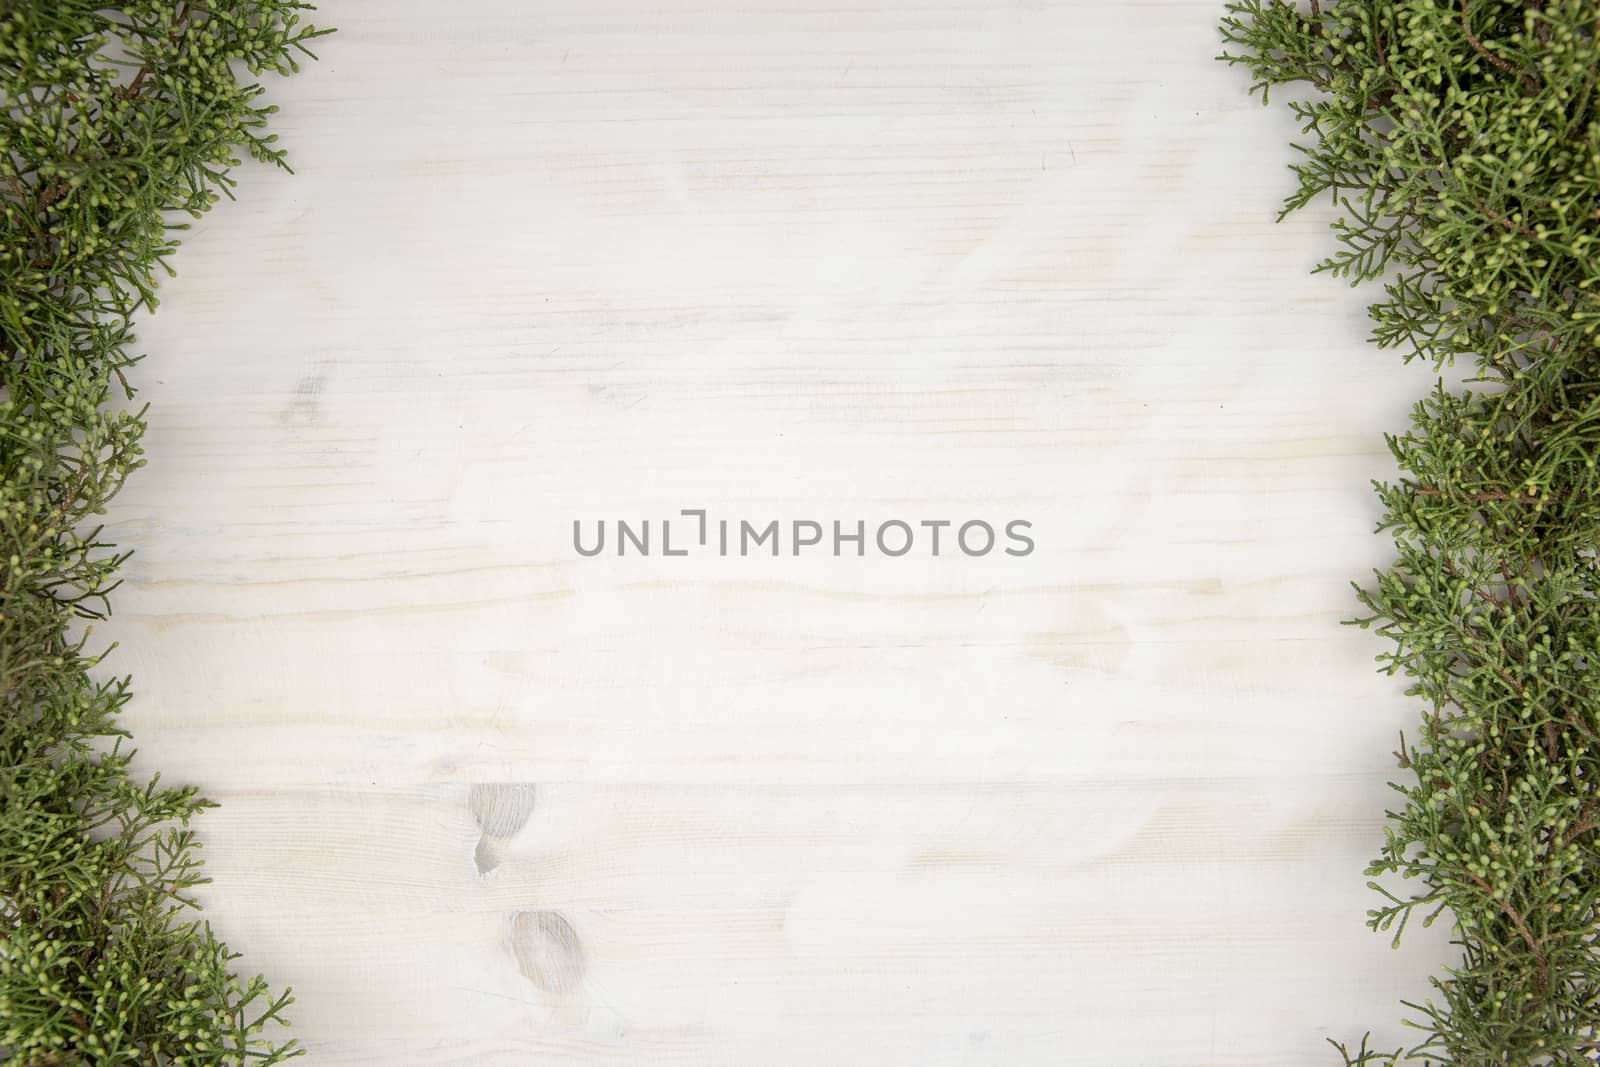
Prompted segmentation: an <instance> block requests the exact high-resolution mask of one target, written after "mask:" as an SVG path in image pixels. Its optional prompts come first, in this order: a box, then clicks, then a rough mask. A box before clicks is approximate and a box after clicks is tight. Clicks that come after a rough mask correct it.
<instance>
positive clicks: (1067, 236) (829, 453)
mask: <svg viewBox="0 0 1600 1067" xmlns="http://www.w3.org/2000/svg"><path fill="white" fill-rule="evenodd" d="M1219 8H1220V2H1219V0H1181V2H1178V0H1173V2H1154V0H1140V2H1128V3H1108V2H1103V0H1101V2H1093V3H1090V2H1065V3H1047V2H1043V0H1034V2H1021V3H1002V2H999V0H955V2H932V3H930V2H927V0H915V2H912V0H903V2H901V0H897V2H879V0H873V2H870V3H864V4H860V5H852V4H840V3H837V2H832V0H830V2H826V3H824V2H820V0H818V2H814V3H813V2H800V0H775V2H760V0H757V2H748V0H747V2H736V0H699V2H696V3H693V4H689V3H682V4H678V3H661V2H657V3H650V2H646V0H562V2H561V3H545V2H540V3H517V2H512V0H464V2H462V3H456V4H438V3H423V2H420V0H405V2H400V0H327V2H326V3H325V4H324V5H323V12H322V21H326V22H329V23H333V24H336V25H338V26H339V27H340V33H339V34H338V36H337V37H335V38H333V39H330V40H328V41H326V42H323V44H322V47H321V52H322V55H323V61H322V62H321V63H320V64H316V65H313V66H311V67H309V68H308V69H307V70H306V71H305V72H304V73H303V74H302V75H301V76H299V77H298V78H295V79H292V80H290V81H287V82H275V83H274V84H272V86H271V93H272V98H273V99H274V100H275V101H277V102H279V103H280V104H281V105H282V107H283V110H282V113H281V114H280V115H279V116H278V124H277V128H278V130H279V131H280V132H281V133H282V134H283V137H284V140H285V142H286V143H287V144H288V146H289V147H290V148H291V149H292V152H293V161H294V163H295V165H296V167H297V170H298V171H299V173H298V174H297V175H296V176H293V177H290V176H287V175H284V174H281V173H277V172H273V171H269V170H267V169H265V168H260V167H246V168H243V169H241V171H240V172H239V177H240V179H241V188H240V191H239V197H240V202H239V203H237V204H225V205H224V206H223V207H221V208H219V209H218V210H217V211H216V212H214V213H213V214H212V215H211V216H209V217H208V218H206V219H205V220H204V221H203V222H202V223H200V224H199V225H197V226H196V228H195V230H194V231H193V233H192V235H191V236H190V237H189V239H188V241H187V244H186V246H185V247H184V248H183V250H182V251H181V253H180V255H179V256H178V258H177V260H176V264H177V266H178V268H179V271H180V276H179V277H178V278H177V279H176V280H173V281H171V282H169V283H167V284H166V286H165V289H164V295H165V300H164V303H163V304H162V307H161V310H160V312H159V314H158V315H156V316H155V317H154V318H153V319H151V320H150V321H149V322H148V323H147V324H146V325H145V327H144V329H143V331H142V334H141V339H142V342H143V347H144V348H146V349H147V350H148V351H149V353H150V356H149V359H148V361H147V362H146V363H145V364H143V365H142V367H141V374H140V381H141V384H142V387H143V396H144V398H145V399H148V400H149V402H150V404H151V420H152V431H151V434H150V437H149V440H148V451H149V457H150V465H149V466H148V467H147V468H146V469H145V470H144V471H143V472H141V473H140V474H139V475H138V477H137V478H136V480H135V481H134V482H133V484H132V485H131V486H130V487H129V488H128V490H127V491H126V492H125V493H124V495H123V496H122V497H121V498H120V499H119V501H118V502H117V505H116V509H115V511H114V513H113V515H112V516H111V518H112V520H113V524H114V530H115V532H116V533H117V534H118V535H119V536H120V538H121V539H122V541H123V542H124V543H126V544H128V545H131V546H133V547H135V548H136V550H137V554H136V555H135V557H134V559H133V562H132V563H131V564H130V566H129V569H128V577H129V581H128V583H127V585H126V586H125V587H124V588H123V589H122V590H121V592H120V596H119V598H118V600H117V602H116V608H117V615H116V617H115V619H114V620H113V621H112V623H110V624H109V625H106V626H103V627H102V628H101V632H103V633H104V634H106V635H108V636H110V637H114V638H116V639H117V640H119V641H120V642H121V643H122V644H121V648H120V650H119V651H118V652H117V654H116V656H115V665H116V666H117V667H118V668H119V669H121V670H126V671H130V672H132V674H133V675H134V678H135V684H136V689H137V699H136V701H135V703H134V704H133V705H132V707H131V708H130V710H129V713H128V716H127V718H128V724H129V726H130V727H131V728H132V729H133V730H134V731H135V735H136V738H137V740H138V742H139V745H140V749H141V754H142V755H141V759H142V764H143V766H145V767H146V768H147V769H152V770H153V769H160V770H161V771H162V772H163V775H164V776H165V777H167V778H169V779H171V780H175V781H191V782H196V783H198V784H200V785H201V786H202V787H203V788H204V789H205V790H206V791H207V792H208V793H209V794H210V795H211V796H213V797H215V798H216V799H218V800H219V801H221V803H222V805H223V806H222V807H221V808H220V809H218V810H217V811H214V812H211V813H209V814H207V815H206V816H205V817H204V818H203V820H202V821H201V822H200V829H201V831H202V834H203V837H204V840H205V842H206V854H207V855H208V856H209V869H210V872H211V874H212V875H213V876H214V878H215V883H214V884H213V885H212V886H211V887H209V888H208V890H207V892H206V894H205V898H206V900H207V901H208V904H209V909H210V910H209V915H210V917H211V918H212V920H213V921H214V923H215V924H216V926H217V927H218V929H219V931H220V932H221V933H222V935H223V936H224V937H225V938H226V939H227V940H228V941H229V942H230V943H231V944H233V945H234V946H235V947H237V948H239V949H241V950H243V951H244V952H245V953H246V956H245V960H244V961H243V962H244V964H245V965H246V966H248V967H249V968H250V969H251V970H255V969H260V970H263V971H265V972H266V973H267V974H268V975H269V976H270V977H271V978H272V979H273V980H274V981H275V982H276V983H278V984H279V985H285V984H287V985H292V986H293V987H294V989H295V992H296V995H297V998H298V1000H297V1004H296V1006H295V1008H294V1010H293V1012H292V1015H293V1018H294V1020H295V1022H296V1024H297V1026H296V1030H297V1033H298V1035H299V1037H300V1038H301V1040H302V1041H303V1042H304V1043H305V1045H306V1047H307V1048H308V1049H309V1051H310V1053H311V1055H310V1056H309V1058H308V1060H307V1061H305V1062H307V1063H308V1064H311V1065H316V1067H320V1065H356V1064H371V1065H378V1064H382V1065H395V1064H426V1065H434V1064H441V1065H442V1064H463V1065H464V1064H535V1063H537V1064H663V1065H741V1067H742V1065H763V1064H808V1065H809V1064H827V1065H832V1064H897V1065H898V1064H904V1065H918V1067H921V1065H945V1064H950V1065H953V1064H993V1065H1007V1067H1009V1065H1017V1064H1094V1065H1100V1064H1151V1065H1190V1064H1237V1065H1244V1064H1260V1065H1273V1067H1283V1065H1290V1064H1328V1063H1329V1062H1330V1054H1329V1051H1328V1049H1327V1048H1326V1046H1325V1045H1324V1044H1323V1039H1324V1038H1325V1037H1327V1036H1334V1037H1337V1038H1341V1039H1353V1038H1359V1036H1360V1033H1361V1032H1362V1031H1363V1030H1365V1029H1366V1028H1368V1027H1373V1028H1374V1029H1375V1030H1376V1031H1377V1035H1378V1037H1379V1039H1380V1040H1381V1041H1382V1042H1383V1043H1384V1044H1391V1045H1392V1044H1394V1043H1398V1042H1399V1041H1400V1040H1402V1039H1403V1038H1404V1037H1405V1036H1406V1032H1405V1031H1403V1030H1402V1029H1401V1028H1400V1027H1399V1026H1398V1019H1399V1017H1400V1015H1401V1009H1400V1007H1399V1005H1398V1003H1397V1002H1398V1000H1399V998H1401V997H1403V996H1406V997H1419V996H1422V995H1424V994H1425V993H1426V988H1425V976H1426V975H1427V974H1428V973H1429V972H1430V971H1431V969H1432V968H1433V967H1434V966H1436V965H1437V964H1438V963H1439V962H1440V961H1441V960H1443V959H1445V958H1446V956H1447V946H1446V944H1445V941H1444V938H1443V936H1441V933H1442V932H1441V931H1433V932H1431V933H1430V934H1429V935H1427V936H1419V937H1418V938H1417V939H1416V941H1415V942H1414V943H1411V944H1409V946H1408V947H1407V948H1405V949H1402V951H1400V952H1398V953H1396V952H1392V951H1391V950H1390V949H1389V947H1388V945H1387V941H1386V939H1384V938H1382V937H1379V936H1376V935H1373V934H1371V933H1369V932H1368V931H1367V930H1366V929H1365V928H1364V926H1363V918H1364V911H1365V909H1366V908H1367V907H1368V906H1369V905H1370V904H1371V903H1372V899H1373V898H1372V894H1370V893H1369V892H1368V891H1367V890H1366V889H1365V888H1364V884H1363V883H1364V881H1365V879H1364V876H1363V874H1362V867H1363V865H1364V863H1365V862H1366V860H1367V859H1368V858H1369V856H1370V855H1371V854H1372V853H1373V852H1374V851H1375V850H1376V848H1377V846H1378V844H1379V841H1380V839H1381V823H1382V811H1383V808H1384V807H1385V806H1386V805H1387V804H1389V803H1390V801H1391V797H1392V796H1393V794H1391V793H1389V792H1388V791H1387V789H1386V788H1385V785H1384V782H1385V780H1386V777H1387V776H1388V775H1389V774H1390V772H1391V770H1392V764H1393V761H1392V759H1391V758H1390V757H1389V755H1388V753H1389V752H1390V750H1391V749H1392V748H1393V747H1394V743H1395V733H1396V730H1397V729H1398V728H1400V727H1402V726H1408V725H1409V724H1410V723H1411V721H1412V719H1413V709H1412V707H1411V705H1410V703H1409V702H1408V701H1407V700H1406V699H1405V698H1403V697H1402V696H1401V695H1400V684H1399V682H1398V681H1397V680H1395V679H1388V678H1384V677H1382V676H1380V675H1378V674H1376V673H1374V663H1373V659H1372V657H1373V656H1374V655H1375V654H1376V653H1377V652H1379V651H1381V649H1382V645H1381V643H1380V642H1379V640H1378V639H1377V638H1376V637H1374V636H1373V635H1370V634H1367V633H1364V632H1362V631H1360V630H1358V629H1355V628H1353V627H1341V626H1340V625H1339V621H1340V620H1341V619H1342V618H1345V617H1347V616H1349V615H1352V614H1354V613H1355V611H1356V604H1355V602H1354V600H1353V597H1352V595H1351V593H1350V590H1349V587H1348V582H1349V580H1350V579H1352V578H1358V577H1360V576H1362V575H1364V574H1366V573H1368V572H1369V571H1370V568H1372V567H1373V566H1376V565H1380V564H1382V563H1383V562H1384V561H1385V560H1386V558H1387V555H1388V546H1387V544H1386V543H1385V541H1384V540H1383V539H1382V538H1381V537H1375V536H1373V534H1372V532H1371V530H1372V525H1373V522H1374V520H1375V518H1376V504H1375V501H1374V499H1373V497H1372V495H1371V492H1370V490H1369V488H1368V479H1369V478H1372V477H1382V476H1384V475H1385V474H1386V473H1387V472H1388V471H1389V470H1390V466H1389V462H1388V457H1387V452H1386V451H1385V449H1384V446H1383V442H1382V438H1381V434H1382V432H1383V431H1384V430H1385V429H1394V428H1398V427H1400V426H1401V425H1402V423H1403V419H1404V415H1405V412H1406V410H1407V409H1408V407H1409V405H1410V403H1411V402H1412V400H1413V398H1415V397H1417V396H1419V395H1421V394H1422V393H1423V392H1425V391H1426V388H1427V385H1428V376H1427V374H1426V372H1425V371H1423V370H1418V369H1415V368H1406V367H1404V366H1402V365H1401V363H1400V362H1399V360H1398V358H1397V357H1396V356H1395V355H1394V354H1392V353H1384V352H1378V351H1376V350H1374V349H1373V348H1371V347H1370V346H1369V345H1367V344H1366V343H1365V342H1364V337H1365V333H1366V322H1365V318H1364V314H1363V306H1364V303H1365V300H1366V299H1367V296H1368V294H1365V293H1362V292H1354V291H1352V290H1350V289H1348V288H1346V287H1344V286H1343V285H1341V284H1340V283H1337V282H1334V281H1330V280H1327V279H1323V278H1316V277H1312V276H1310V275H1309V273H1308V272H1309V270H1310V268H1311V267H1312V265H1313V264H1314V263H1315V261H1316V260H1317V259H1318V258H1319V257H1320V256H1321V255H1322V254H1324V253H1325V252H1326V250H1327V249H1328V247H1329V240H1330V237H1329V235H1328V234H1327V231H1326V229H1325V225H1326V222H1327V218H1328V216H1327V215H1326V214H1308V215H1306V216H1304V217H1299V218H1296V219H1294V220H1291V221H1289V222H1287V223H1285V224H1282V225H1274V223H1273V221H1272V220H1273V215H1274V213H1275V210H1276V206H1277V204H1278V202H1279V200H1280V199H1281V197H1282V196H1283V195H1284V194H1285V193H1286V192H1287V191H1288V190H1289V188H1290V181H1291V179H1290V175H1289V172H1288V170H1287V169H1286V167H1287V164H1288V162H1289V160H1290V159H1291V156H1290V153H1289V151H1288V148H1287V144H1288V142H1289V141H1290V140H1291V139H1292V138H1293V136H1294V135H1295V132H1296V131H1295V127H1294V124H1293V122H1292V119H1291V118H1290V116H1288V115H1287V113H1286V112H1284V111H1283V110H1281V109H1271V110H1263V109H1262V108H1261V107H1260V105H1259V103H1258V102H1257V101H1255V100H1253V99H1250V98H1247V97H1246V95H1245V92H1244V90H1245V85H1246V80H1245V76H1244V74H1243V72H1241V71H1238V70H1230V69H1228V68H1226V67H1224V66H1223V65H1221V64H1218V63H1215V62H1213V60H1212V56H1213V55H1214V54H1215V53H1216V52H1217V51H1218V50H1219V42H1218V39H1217V36H1216V31H1215V21H1216V18H1217V16H1218V14H1219ZM696 506H704V507H709V508H711V509H712V510H713V513H714V514H722V515H730V516H749V517H752V518H759V517H761V516H763V515H768V514H771V515H774V516H779V517H807V516H812V517H818V518H825V519H826V518H841V519H847V520H848V519H853V518H855V517H858V516H860V517H865V518H873V517H877V518H883V517H892V516H906V517H908V518H911V519H917V518H922V517H937V516H941V515H942V516H946V517H962V518H965V517H989V518H1009V517H1024V518H1028V519H1031V520H1032V521H1033V522H1034V524H1035V534H1036V537H1037V541H1038V550H1037V551H1036V553H1035V554H1034V555H1033V556H1031V557H1029V558H1026V559H1020V560H1019V559H1011V558H1006V557H1000V558H997V559H996V558H989V559H983V560H967V559H963V558H961V557H959V556H958V557H954V558H951V557H944V558H941V559H939V560H936V561H934V560H928V559H926V558H914V557H908V558H906V559H901V560H884V559H872V558H869V559H867V560H864V561H858V560H854V559H844V560H834V559H831V558H826V557H815V558H802V559H800V560H794V559H780V560H771V559H751V560H722V559H715V558H691V559H688V560H679V559H661V558H659V557H651V558H649V559H628V560H620V561H619V560H617V559H615V558H611V559H596V560H587V559H578V558H575V557H574V554H573V552H572V550H571V548H570V524H571V521H572V519H573V518H575V517H579V516H583V517H585V518H594V517H598V516H616V515H619V514H620V515H629V516H635V517H643V516H647V515H659V514H661V513H663V512H666V513H670V512H672V511H675V510H676V509H678V508H682V507H696Z"/></svg>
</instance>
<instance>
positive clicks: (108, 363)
mask: <svg viewBox="0 0 1600 1067" xmlns="http://www.w3.org/2000/svg"><path fill="white" fill-rule="evenodd" d="M306 7H307V5H305V4H301V3H296V2H292V0H211V2H206V0H194V2H181V3H174V2H170V0H169V2H162V0H143V2H133V3H121V4H117V5H115V6H107V5H103V4H100V3H86V2H83V0H0V95H3V101H4V105H3V108H0V160H3V170H0V212H3V216H4V218H3V220H0V227H3V233H4V237H3V240H0V698H3V701H4V715H3V718H0V1062H4V1063H14V1064H17V1065H19V1067H68V1065H88V1064H95V1065H99V1064H141V1065H143V1064H184V1065H200V1064H244V1063H275V1062H278V1061H280V1060H282V1059H284V1058H286V1057H288V1056H290V1055H293V1054H294V1053H295V1051H296V1049H295V1047H294V1045H293V1043H292V1042H289V1043H286V1044H279V1043H274V1042H273V1040H272V1039H270V1037H269V1036H268V1035H267V1033H266V1028H267V1027H268V1026H269V1025H275V1024H276V1023H277V1022H279V1021H281V1013H282V1010H283V1007H284V1005H286V1004H287V1003H288V1000H289V998H288V996H287V995H286V994H274V993H273V992H272V991H271V990H269V988H268V987H267V984H266V983H265V982H264V981H263V980H262V979H261V978H259V977H257V978H254V979H251V980H248V981H242V980H240V979H239V978H237V977H236V976H235V975H234V974H233V971H232V967H231V961H232V960H234V959H235V958H236V955H235V954H233V953H230V952H229V951H228V949H227V948H226V946H225V945H223V944H222V943H221V942H220V941H219V940H218V939H217V938H216V937H215V936H214V935H213V933H212V931H211V929H210V927H209V925H207V924H205V923H203V922H202V921H200V920H199V919H197V918H194V917H192V913H190V912H189V911H188V910H187V909H188V907H189V906H190V905H192V903H193V901H192V899H191V898H190V897H189V896H188V891H189V890H190V889H192V888H193V887H194V886H195V885H197V884H199V883H201V882H202V881H204V878H203V877H202V875H201V871H200V864H199V858H198V856H197V855H196V849H197V848H198V843H197V842H196V841H195V839H194V836H193V834H192V832H191V831H190V830H189V829H188V828H187V822H188V820H189V818H190V817H191V816H192V815H194V814H195V813H196V812H198V811H199V810H201V809H202V808H203V807H206V806H208V803H209V802H207V801H205V800H203V799H202V798H200V797H199V796H198V795H197V794H196V792H195V791H194V790H193V789H192V788H182V789H178V788H170V787H166V786H162V785H159V784H158V783H157V782H155V781H151V782H150V783H148V784H139V783H138V782H136V781H135V780H134V779H133V777H132V776H130V773H129V766H128V761H129V758H130V756H131V755H132V753H131V751H130V750H129V749H128V748H127V747H126V745H125V744H124V741H125V739H126V736H127V735H126V733H125V732H124V731H123V730H122V729H121V728H120V727H119V726H118V723H117V715H118V711H119V709H121V708H122V706H123V705H124V704H125V703H126V701H127V699H128V682H127V679H126V678H113V679H110V680H103V679H100V678H98V677H97V676H98V675H99V674H100V673H101V672H99V671H96V670H94V668H96V667H97V666H99V665H100V664H101V662H102V660H103V658H104V656H105V653H106V652H109V651H110V650H109V649H105V650H102V651H99V652H94V651H91V650H90V648H89V646H88V644H87V641H88V640H89V636H90V634H89V631H90V630H92V625H88V624H85V623H83V622H82V620H92V619H97V618H100V617H102V616H103V615H104V614H105V613H106V612H107V611H108V610H109V606H108V602H107V594H109V593H110V592H111V590H112V589H113V588H114V587H115V586H116V584H117V578H116V574H117V569H118V566H119V565H120V564H121V563H122V562H123V560H125V559H126V553H119V552H118V551H117V550H116V549H115V548H114V547H113V546H112V545H110V544H108V543H107V542H106V540H105V539H104V535H103V533H102V527H101V526H100V525H98V524H97V523H96V516H98V515H101V514H103V513H104V511H105V507H106V503H107V501H108V500H109V499H110V498H111V496H112V495H113V494H114V493H115V492H116V491H117V489H118V487H119V486H121V485H122V483H123V480H124V479H125V478H126V477H127V476H128V475H129V474H130V473H131V472H132V471H134V470H135V469H137V468H138V467H139V466H140V465H141V464H142V463H143V459H142V458H141V450H140V445H139V440H140V435H141V434H142V433H143V431H144V427H145V423H144V418H143V414H144V413H143V410H142V409H139V410H130V409H129V408H128V407H127V406H126V405H125V404H123V405H122V406H121V408H120V409H119V408H118V407H117V405H116V404H114V403H113V402H114V401H118V400H119V396H120V397H122V398H128V399H131V398H132V396H133V388H132V387H131V386H130V384H129V382H128V378H127V372H128V370H129V368H130V367H131V366H132V365H133V364H134V363H135V361H136V358H137V357H135V356H134V355H133V354H132V353H131V352H130V345H131V344H132V342H133V335H132V333H131V332H130V322H131V319H132V317H133V316H134V315H135V314H136V313H137V312H138V311H139V310H140V309H142V308H149V307H153V306H154V304H155V293H154V288H155V282H156V276H155V274H156V269H157V267H158V266H159V267H161V268H164V269H169V268H167V264H166V259H167V257H168V256H169V255H170V253H171V252H172V250H173V248H174V247H175V244H176V231H178V230H181V229H183V228H184V227H183V225H182V224H181V219H182V218H183V216H185V215H188V216H198V215H200V214H201V213H202V212H203V211H205V210H206V209H207V208H208V207H210V206H211V205H212V204H213V203H214V202H215V201H216V200H217V198H218V196H219V194H226V193H227V191H228V187H229V185H230V180H229V178H228V175H227V172H228V169H229V168H230V167H232V166H234V165H236V164H237V163H239V159H238V158H236V156H237V154H238V153H239V150H240V149H243V150H244V151H245V152H247V153H249V155H250V156H252V157H253V158H255V159H257V160H261V161H264V162H269V163H275V164H280V165H281V164H282V163H283V156H282V153H281V152H280V151H279V150H278V149H277V148H275V147H274V145H273V141H274V137H273V136H272V135H271V134H268V133H266V132H265V130H264V127H265V125H266V122H267V117H268V115H269V114H270V113H271V112H272V110H273V109H272V108H271V107H267V106H264V105H263V104H261V102H260V101H259V96H260V94H261V92H262V89H261V88H260V87H259V86H258V85H256V84H255V83H254V82H252V81H250V80H249V79H247V78H244V77H243V75H244V74H245V73H246V72H248V74H250V75H252V76H254V75H257V74H259V73H261V72H262V71H274V72H276V73H279V74H287V73H289V72H290V71H292V70H294V69H296V57H297V55H298V54H305V55H309V54H310V53H309V52H307V51H306V43H307V41H308V40H309V39H310V38H312V37H314V36H317V35H318V33H319V32H323V31H318V30H316V29H314V28H313V27H311V26H310V25H307V24H305V23H304V22H302V21H301V17H302V13H303V10H304V9H306ZM80 628H81V632H80Z"/></svg>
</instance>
